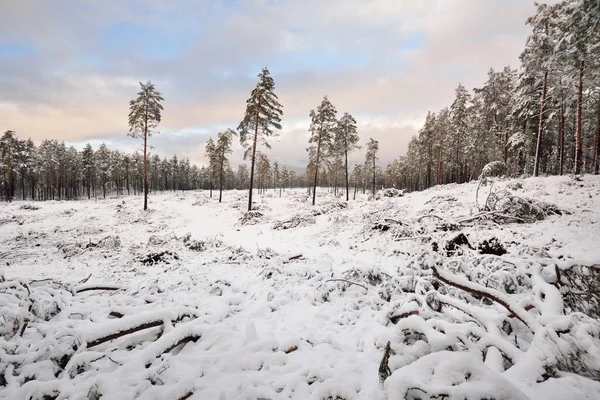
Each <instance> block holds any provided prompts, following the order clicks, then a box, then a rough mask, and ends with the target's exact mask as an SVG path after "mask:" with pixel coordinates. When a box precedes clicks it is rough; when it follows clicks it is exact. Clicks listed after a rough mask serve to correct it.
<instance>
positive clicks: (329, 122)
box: [308, 96, 337, 206]
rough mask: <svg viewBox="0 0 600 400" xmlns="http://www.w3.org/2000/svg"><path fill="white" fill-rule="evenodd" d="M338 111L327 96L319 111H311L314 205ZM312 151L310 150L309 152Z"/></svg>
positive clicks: (330, 145) (310, 129) (335, 126)
mask: <svg viewBox="0 0 600 400" xmlns="http://www.w3.org/2000/svg"><path fill="white" fill-rule="evenodd" d="M336 113H337V111H336V109H335V107H334V106H333V104H331V102H330V101H329V99H328V98H327V96H325V97H323V100H322V101H321V104H319V106H318V107H317V110H316V111H315V110H310V114H309V116H310V128H309V131H310V133H311V135H310V139H309V140H308V142H309V143H312V144H313V145H312V146H311V147H310V148H309V149H313V148H314V154H315V159H314V180H313V192H312V204H313V206H314V205H315V202H316V194H317V184H318V178H319V168H320V166H321V163H322V162H323V160H325V159H326V158H327V155H328V153H329V152H330V151H331V150H332V145H333V137H334V134H335V131H336V128H337V120H336V118H335V116H336ZM309 151H310V150H309Z"/></svg>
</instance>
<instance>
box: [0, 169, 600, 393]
mask: <svg viewBox="0 0 600 400" xmlns="http://www.w3.org/2000/svg"><path fill="white" fill-rule="evenodd" d="M507 188H508V190H510V191H511V193H512V194H513V195H516V196H519V197H520V198H529V199H535V200H540V201H544V202H549V203H552V204H555V205H556V206H558V208H559V209H560V214H561V215H550V216H548V217H546V218H544V219H543V220H541V221H537V222H532V223H518V222H520V221H518V220H517V219H515V218H504V219H502V218H503V217H501V216H499V214H500V213H492V214H489V215H479V216H478V217H477V218H474V219H470V217H472V216H475V215H478V212H479V211H478V209H477V204H476V198H475V192H476V189H477V183H469V184H463V185H447V186H439V187H435V188H432V189H430V190H427V191H424V192H418V193H411V194H408V195H406V196H404V197H398V198H396V197H394V198H388V197H384V198H382V199H379V200H369V199H367V197H366V196H359V197H360V198H359V199H357V201H351V202H350V203H348V205H347V207H346V206H345V202H342V201H341V199H336V198H334V197H333V195H331V194H329V193H327V192H326V190H325V189H321V190H320V191H319V192H318V201H317V206H315V207H313V206H311V204H310V200H309V199H308V196H307V195H306V191H305V190H288V191H284V192H283V194H282V196H281V197H279V192H277V191H272V190H271V191H268V192H267V193H266V194H263V195H256V194H255V196H256V199H257V209H258V211H259V213H260V214H256V215H252V216H248V215H246V213H245V212H244V211H245V207H246V196H247V193H246V192H245V191H244V192H235V191H232V192H225V193H224V202H223V203H220V204H219V203H218V201H217V198H218V196H215V197H214V198H212V199H211V198H209V197H208V192H186V193H181V192H177V193H164V194H152V195H151V196H150V198H149V208H150V210H149V211H147V212H143V211H142V210H141V205H142V199H141V198H139V197H120V198H110V199H106V200H97V201H94V200H91V201H88V200H84V201H76V202H68V201H51V202H42V203H37V202H35V203H34V202H18V201H17V202H13V203H11V204H1V205H0V265H1V267H0V268H1V271H2V274H3V276H4V277H3V279H0V280H3V282H2V283H0V398H6V399H28V398H31V399H42V398H44V396H48V397H45V398H57V399H88V398H89V399H96V398H100V397H102V398H106V399H134V398H140V399H185V398H189V399H273V400H275V399H319V400H320V399H332V400H333V399H345V400H350V399H390V400H392V399H426V398H438V399H442V398H452V399H483V398H488V399H492V398H493V399H496V400H499V399H544V400H546V399H561V400H562V399H600V383H599V382H598V379H600V376H599V375H598V371H600V323H599V322H598V320H597V319H594V318H592V317H593V316H592V317H589V316H587V315H585V314H584V313H582V312H580V311H582V310H574V309H571V308H569V304H570V303H565V300H564V299H565V293H566V292H568V291H569V290H571V291H574V289H572V288H568V287H566V280H567V279H570V278H569V277H570V276H569V275H568V274H569V273H570V272H569V271H574V270H576V271H578V272H580V273H581V274H580V275H577V276H576V277H575V278H574V279H579V280H580V281H581V276H584V277H585V276H586V274H588V275H587V276H589V277H590V279H593V278H594V277H597V276H598V275H597V274H596V275H594V274H591V275H590V271H592V272H593V271H595V269H594V268H598V267H597V266H596V267H593V265H598V264H600V177H594V176H585V177H583V179H582V180H581V181H577V180H574V179H572V178H570V177H551V178H535V179H534V178H530V179H525V180H519V181H515V180H506V181H499V182H496V183H495V185H494V187H493V190H494V191H500V190H503V189H507ZM489 190H490V186H489V185H488V186H485V187H482V188H481V189H480V193H479V206H482V204H483V203H484V202H485V198H486V197H487V193H488V191H489ZM244 216H245V218H243V217H244ZM492 218H494V219H493V220H492ZM498 218H500V220H499V219H498ZM295 225H297V226H295ZM276 228H278V229H276ZM282 228H287V229H282ZM461 232H462V233H463V234H464V235H465V237H466V239H467V240H468V243H463V244H462V245H461V246H459V247H456V248H455V249H453V247H452V246H451V245H450V246H448V245H447V244H448V241H449V240H451V239H453V238H456V237H457V235H458V234H459V233H461ZM492 238H496V239H497V240H493V239H492ZM486 243H487V244H494V243H497V244H500V245H501V246H502V247H504V248H505V249H506V253H505V254H502V255H495V254H482V252H481V250H478V249H482V248H483V249H485V248H486V246H485V244H486ZM484 252H486V253H489V251H485V250H484ZM153 260H157V262H154V263H153V262H152V261H153ZM584 280H585V279H584ZM448 282H451V283H452V284H448ZM579 283H581V282H579ZM85 289H88V290H85ZM116 289H118V290H116ZM561 293H562V294H563V295H561ZM113 334H114V335H113ZM111 335H113V336H111ZM388 341H389V342H390V349H391V354H390V357H389V363H383V368H382V372H380V364H381V361H382V358H383V356H384V353H385V348H386V344H387V343H388ZM386 367H389V371H386V369H387V368H386ZM574 372H576V373H577V374H575V373H574ZM389 373H391V375H389ZM380 375H382V376H381V377H380ZM388 375H389V376H388ZM591 377H595V379H596V381H594V380H592V379H590V378H591ZM382 378H386V379H385V380H383V379H382ZM382 381H383V382H382ZM444 395H446V397H444Z"/></svg>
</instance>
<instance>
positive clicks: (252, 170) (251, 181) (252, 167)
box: [248, 99, 260, 211]
mask: <svg viewBox="0 0 600 400" xmlns="http://www.w3.org/2000/svg"><path fill="white" fill-rule="evenodd" d="M259 109H260V99H259V100H258V106H257V107H256V116H255V117H254V140H253V141H252V163H251V165H250V192H249V193H248V211H251V210H252V188H253V187H254V162H255V161H256V142H257V140H258V110H259Z"/></svg>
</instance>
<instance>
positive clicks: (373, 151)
mask: <svg viewBox="0 0 600 400" xmlns="http://www.w3.org/2000/svg"><path fill="white" fill-rule="evenodd" d="M378 151H379V142H378V141H377V140H374V139H373V138H369V142H368V143H367V157H366V162H368V165H369V168H370V170H371V172H372V174H373V195H375V174H376V172H377V168H376V163H377V152H378Z"/></svg>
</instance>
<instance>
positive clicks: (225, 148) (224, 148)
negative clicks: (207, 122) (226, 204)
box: [215, 129, 237, 203]
mask: <svg viewBox="0 0 600 400" xmlns="http://www.w3.org/2000/svg"><path fill="white" fill-rule="evenodd" d="M234 136H237V133H236V132H235V131H234V130H233V129H227V130H226V131H225V132H219V134H218V135H217V145H216V147H215V153H216V154H215V155H216V156H217V162H218V167H219V203H220V202H221V200H222V199H223V180H224V176H223V172H224V170H225V168H226V167H228V166H229V160H227V154H229V153H231V143H232V141H233V137H234Z"/></svg>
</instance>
